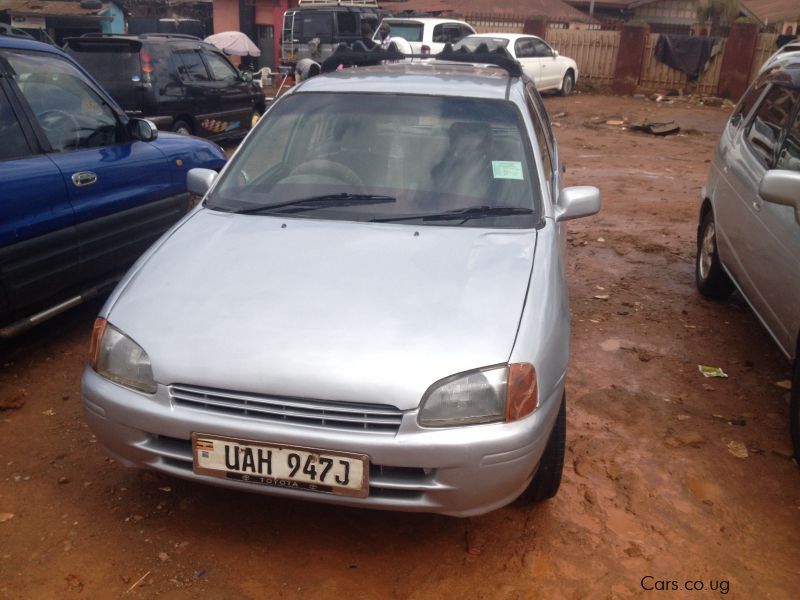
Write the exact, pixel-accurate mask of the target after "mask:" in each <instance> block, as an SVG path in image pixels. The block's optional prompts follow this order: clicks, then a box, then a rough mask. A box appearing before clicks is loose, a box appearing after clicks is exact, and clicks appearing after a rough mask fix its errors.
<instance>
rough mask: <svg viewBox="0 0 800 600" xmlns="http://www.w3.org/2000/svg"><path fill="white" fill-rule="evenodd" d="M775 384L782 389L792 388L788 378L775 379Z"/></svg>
mask: <svg viewBox="0 0 800 600" xmlns="http://www.w3.org/2000/svg"><path fill="white" fill-rule="evenodd" d="M775 385H777V386H778V387H779V388H781V389H782V390H791V389H792V382H791V381H789V380H788V379H783V380H781V381H776V382H775Z"/></svg>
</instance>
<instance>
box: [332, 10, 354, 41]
mask: <svg viewBox="0 0 800 600" xmlns="http://www.w3.org/2000/svg"><path fill="white" fill-rule="evenodd" d="M336 24H337V27H338V29H339V35H350V36H356V35H358V34H359V31H358V19H357V18H356V13H352V12H337V13H336Z"/></svg>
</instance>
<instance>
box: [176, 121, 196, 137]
mask: <svg viewBox="0 0 800 600" xmlns="http://www.w3.org/2000/svg"><path fill="white" fill-rule="evenodd" d="M172 131H174V132H175V133H177V134H178V135H192V127H191V125H189V124H188V123H187V122H186V121H180V120H178V121H175V122H174V123H173V124H172Z"/></svg>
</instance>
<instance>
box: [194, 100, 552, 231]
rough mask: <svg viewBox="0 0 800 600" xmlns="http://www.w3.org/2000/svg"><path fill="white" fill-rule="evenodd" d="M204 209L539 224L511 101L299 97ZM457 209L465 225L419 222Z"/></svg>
mask: <svg viewBox="0 0 800 600" xmlns="http://www.w3.org/2000/svg"><path fill="white" fill-rule="evenodd" d="M295 201H298V202H301V203H302V202H304V203H303V204H302V205H301V204H298V205H295V206H293V205H292V203H293V202H295ZM278 204H280V205H281V206H280V207H278V206H277V205H278ZM206 206H208V207H210V208H215V209H219V210H225V211H231V212H248V213H259V214H262V213H263V214H268V213H270V211H271V208H270V206H274V211H277V212H279V213H280V214H283V215H290V216H291V215H293V214H294V215H297V216H298V217H299V216H303V217H313V218H315V219H336V220H357V221H358V220H362V221H379V220H386V221H391V220H394V221H397V222H408V223H413V224H419V223H420V222H422V224H437V225H465V226H473V227H503V228H530V227H535V226H536V225H537V224H538V223H539V220H540V219H539V216H540V215H541V194H540V189H539V184H538V175H537V171H536V168H535V163H534V159H533V154H532V152H531V145H530V142H529V138H528V136H527V133H526V131H525V127H524V123H523V120H522V116H521V114H520V112H519V110H518V109H517V107H516V105H515V104H513V103H512V102H509V101H505V100H494V99H482V98H458V97H441V96H416V95H388V94H356V93H297V94H292V95H290V96H287V97H285V98H284V99H282V100H280V101H279V103H278V104H277V105H276V106H275V107H274V109H273V110H271V111H270V112H269V113H267V115H266V116H265V117H264V119H263V122H261V123H259V125H258V127H257V128H256V130H255V131H254V132H253V134H252V135H251V136H250V138H249V139H248V140H247V142H246V144H245V145H244V147H242V148H241V149H240V151H239V152H238V153H237V154H236V157H235V158H234V159H233V160H232V162H231V164H230V165H229V166H228V167H227V168H226V169H225V173H224V175H223V177H222V179H221V181H220V182H219V184H218V185H216V186H215V188H214V190H213V192H212V194H211V195H210V196H209V197H208V199H207V200H206ZM466 209H470V210H471V212H470V213H469V218H468V219H464V220H463V222H461V221H460V220H458V219H453V220H452V221H451V220H450V219H448V218H446V217H445V218H443V217H441V216H440V217H437V219H438V220H436V219H430V220H427V219H423V218H422V216H425V215H439V214H441V213H449V212H457V211H464V210H466ZM476 209H481V211H477V210H476ZM415 215H419V216H420V217H419V219H415V218H414V216H415Z"/></svg>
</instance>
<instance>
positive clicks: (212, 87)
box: [64, 33, 265, 140]
mask: <svg viewBox="0 0 800 600" xmlns="http://www.w3.org/2000/svg"><path fill="white" fill-rule="evenodd" d="M64 49H65V50H66V52H67V53H68V54H69V55H71V56H72V57H73V58H75V59H76V60H77V61H78V62H79V63H81V65H83V67H84V68H86V70H87V71H89V72H90V73H91V74H92V75H93V76H94V77H95V78H96V79H97V80H98V81H99V82H100V83H101V84H102V85H103V87H105V89H106V90H108V91H109V93H110V94H111V95H112V96H113V97H114V99H115V100H116V101H117V102H118V103H119V104H120V105H121V106H122V108H123V109H124V110H125V112H126V113H127V114H128V115H129V116H131V117H140V118H145V119H148V120H150V121H153V122H154V123H155V124H156V125H157V126H158V128H159V129H162V130H166V131H170V130H171V131H174V132H176V133H181V134H187V135H188V134H192V135H197V136H200V137H205V138H209V139H213V140H219V139H223V138H234V137H240V136H243V135H244V134H245V133H247V131H248V130H249V129H250V128H251V127H252V126H253V125H254V124H255V123H256V122H257V121H258V119H259V118H260V117H261V115H262V114H264V110H265V101H264V95H263V93H262V92H261V89H260V88H259V87H258V86H256V85H255V84H253V82H252V78H251V76H250V75H249V74H247V73H245V74H242V73H240V72H239V70H238V69H237V68H236V67H235V66H234V65H233V64H232V63H231V62H230V61H229V60H228V59H227V58H226V57H225V55H224V54H223V53H222V52H221V51H220V50H218V49H217V48H216V47H214V46H212V45H211V44H206V43H205V42H203V41H202V40H200V39H199V38H196V37H194V36H189V35H180V34H159V33H151V34H142V35H133V36H132V35H110V34H88V35H84V36H81V37H77V38H67V39H66V43H65V47H64Z"/></svg>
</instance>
